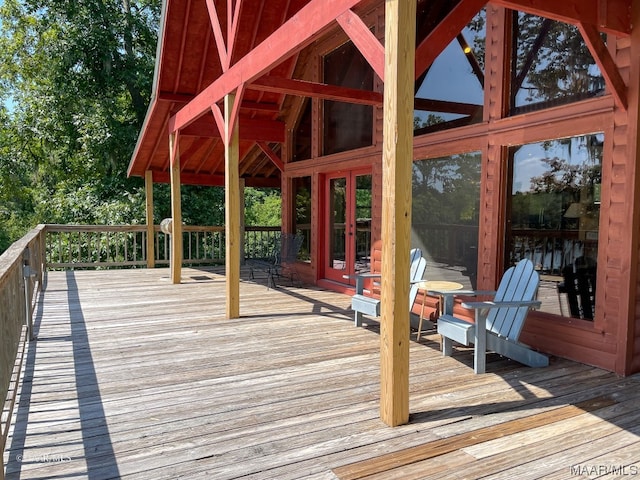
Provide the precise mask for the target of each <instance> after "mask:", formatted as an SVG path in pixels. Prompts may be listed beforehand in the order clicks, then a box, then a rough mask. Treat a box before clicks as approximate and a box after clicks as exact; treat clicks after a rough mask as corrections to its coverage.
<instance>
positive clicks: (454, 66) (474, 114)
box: [413, 2, 486, 135]
mask: <svg viewBox="0 0 640 480" xmlns="http://www.w3.org/2000/svg"><path fill="white" fill-rule="evenodd" d="M449 8H452V5H449V6H448V8H446V9H444V10H443V4H440V3H434V2H420V3H419V5H418V15H417V22H418V24H417V37H418V41H419V42H421V41H422V40H423V39H424V38H426V36H427V35H428V34H429V33H431V30H432V28H433V26H434V25H436V24H437V22H438V21H439V20H440V19H441V17H442V16H443V14H446V13H448V10H449ZM485 37H486V35H485V12H484V10H481V11H480V12H479V13H478V14H477V15H476V16H475V17H474V18H473V20H472V21H471V22H470V23H469V25H468V26H467V27H465V28H464V29H463V30H462V31H461V32H460V33H459V34H458V35H457V37H456V38H455V39H454V40H453V41H452V42H451V43H450V44H449V45H448V46H447V47H446V48H445V49H444V50H443V51H442V53H441V54H440V55H439V56H438V58H436V59H435V61H434V62H433V64H432V65H431V66H430V67H429V69H428V70H427V71H426V72H424V73H423V74H422V75H420V77H419V78H418V80H417V81H416V86H415V88H416V94H415V111H414V119H413V124H414V131H415V134H416V135H420V134H423V133H428V132H431V131H434V130H441V129H444V128H454V127H458V126H461V125H467V124H470V123H476V122H480V121H482V107H483V102H484V49H485Z"/></svg>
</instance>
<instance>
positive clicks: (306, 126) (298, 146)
mask: <svg viewBox="0 0 640 480" xmlns="http://www.w3.org/2000/svg"><path fill="white" fill-rule="evenodd" d="M310 158H311V100H310V99H308V98H307V99H306V100H305V101H304V108H303V109H302V113H301V115H300V118H299V120H298V123H296V126H295V128H294V129H293V153H292V155H291V161H292V162H297V161H298V160H308V159H310Z"/></svg>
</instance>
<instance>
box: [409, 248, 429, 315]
mask: <svg viewBox="0 0 640 480" xmlns="http://www.w3.org/2000/svg"><path fill="white" fill-rule="evenodd" d="M410 257H411V270H410V275H411V278H410V279H409V281H410V282H411V283H410V284H409V286H410V289H409V311H411V309H412V308H413V304H414V303H415V301H416V297H417V296H418V284H417V283H415V282H419V281H420V280H422V277H423V276H424V272H425V270H426V269H427V260H426V259H425V258H424V257H423V256H422V250H420V249H419V248H414V249H413V250H411V253H410Z"/></svg>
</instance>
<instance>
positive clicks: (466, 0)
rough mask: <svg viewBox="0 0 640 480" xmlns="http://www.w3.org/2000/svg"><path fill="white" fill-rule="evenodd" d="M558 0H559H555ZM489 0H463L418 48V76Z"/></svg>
mask: <svg viewBox="0 0 640 480" xmlns="http://www.w3.org/2000/svg"><path fill="white" fill-rule="evenodd" d="M554 1H556V2H557V1H558V0H554ZM486 3H487V0H461V1H460V2H459V3H458V4H457V5H456V6H455V7H453V9H452V10H451V11H450V12H449V14H448V15H447V16H446V17H445V18H444V19H443V20H442V21H441V22H440V23H439V24H438V25H437V26H436V27H435V28H434V29H433V30H432V31H431V33H430V34H429V35H427V37H426V38H425V39H424V40H423V41H422V42H421V43H420V45H418V47H417V48H416V78H418V77H420V75H422V74H423V73H424V72H425V71H426V70H427V68H429V67H430V66H431V64H432V63H433V62H434V60H435V59H436V58H438V55H440V53H442V51H443V50H444V49H445V48H446V47H447V45H449V43H451V40H453V39H454V38H456V37H457V36H458V34H459V33H460V31H461V30H462V29H463V28H464V27H466V26H467V24H468V23H469V22H470V21H471V19H472V18H473V17H474V15H475V14H476V13H478V12H479V11H480V10H482V7H484V6H485V4H486Z"/></svg>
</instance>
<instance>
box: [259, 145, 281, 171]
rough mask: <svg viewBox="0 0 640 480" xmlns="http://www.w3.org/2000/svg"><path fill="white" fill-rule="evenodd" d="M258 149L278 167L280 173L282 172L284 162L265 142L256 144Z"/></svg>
mask: <svg viewBox="0 0 640 480" xmlns="http://www.w3.org/2000/svg"><path fill="white" fill-rule="evenodd" d="M257 143H258V146H259V147H260V149H261V150H262V151H263V152H264V153H265V154H266V155H267V157H269V159H270V160H271V161H272V162H273V164H274V165H275V166H276V167H278V170H280V171H281V172H283V171H284V162H283V161H282V160H281V159H280V157H279V156H278V155H276V152H274V151H273V150H272V149H271V147H270V146H269V145H267V144H266V143H265V142H257Z"/></svg>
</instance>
